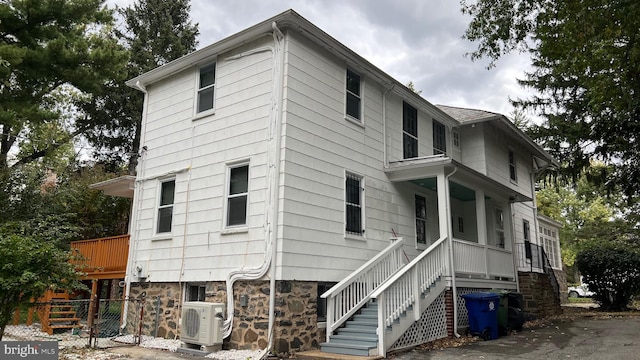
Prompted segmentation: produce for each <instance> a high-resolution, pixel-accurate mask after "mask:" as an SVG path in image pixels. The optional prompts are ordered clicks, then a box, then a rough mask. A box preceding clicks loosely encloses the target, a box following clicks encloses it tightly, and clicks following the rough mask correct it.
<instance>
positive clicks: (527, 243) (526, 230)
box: [522, 219, 533, 260]
mask: <svg viewBox="0 0 640 360" xmlns="http://www.w3.org/2000/svg"><path fill="white" fill-rule="evenodd" d="M522 234H523V235H522V237H523V239H524V256H525V258H526V259H528V260H531V259H532V258H533V254H532V253H531V225H530V224H529V220H527V219H522Z"/></svg>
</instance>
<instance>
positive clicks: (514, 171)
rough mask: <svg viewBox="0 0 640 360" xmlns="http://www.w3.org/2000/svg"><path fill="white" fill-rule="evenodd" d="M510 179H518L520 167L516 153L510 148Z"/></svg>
mask: <svg viewBox="0 0 640 360" xmlns="http://www.w3.org/2000/svg"><path fill="white" fill-rule="evenodd" d="M509 179H511V181H518V167H517V165H516V155H515V154H514V152H513V150H511V149H509Z"/></svg>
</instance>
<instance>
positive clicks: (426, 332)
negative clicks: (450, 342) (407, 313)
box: [389, 292, 447, 350]
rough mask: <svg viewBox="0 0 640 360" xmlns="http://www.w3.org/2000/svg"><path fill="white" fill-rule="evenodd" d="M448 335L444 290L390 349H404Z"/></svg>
mask: <svg viewBox="0 0 640 360" xmlns="http://www.w3.org/2000/svg"><path fill="white" fill-rule="evenodd" d="M445 337H447V311H446V308H445V303H444V292H443V293H442V294H440V296H438V297H437V298H436V299H435V300H434V301H433V303H432V304H431V305H429V307H428V308H427V309H426V310H425V311H424V312H423V313H422V316H421V317H420V320H418V321H416V322H415V323H413V325H411V326H410V327H409V329H407V331H406V332H405V333H404V335H402V337H400V339H398V341H396V342H395V344H393V346H391V348H390V349H389V350H395V349H402V348H406V347H409V346H416V345H420V344H424V343H426V342H429V341H433V340H436V339H441V338H445Z"/></svg>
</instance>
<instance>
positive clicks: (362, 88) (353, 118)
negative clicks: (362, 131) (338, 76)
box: [344, 67, 364, 125]
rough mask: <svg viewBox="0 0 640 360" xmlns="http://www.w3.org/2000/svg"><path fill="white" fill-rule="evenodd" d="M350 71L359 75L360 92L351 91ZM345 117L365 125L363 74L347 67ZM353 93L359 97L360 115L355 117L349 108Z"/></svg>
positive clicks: (345, 77)
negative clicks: (349, 87) (350, 96)
mask: <svg viewBox="0 0 640 360" xmlns="http://www.w3.org/2000/svg"><path fill="white" fill-rule="evenodd" d="M349 73H353V74H354V75H356V76H358V78H359V86H360V87H359V89H358V90H359V94H355V93H353V92H351V91H349V89H348V86H349V80H348V79H349ZM344 80H345V81H344V117H345V119H347V120H350V121H353V122H354V123H356V124H358V125H364V106H363V101H362V99H363V98H364V86H363V84H364V79H363V76H362V74H360V73H359V72H357V71H355V70H352V69H351V68H349V67H347V68H346V70H345V76H344ZM350 94H351V95H353V96H355V97H356V98H357V99H358V117H355V116H353V115H351V114H349V112H348V108H349V95H350Z"/></svg>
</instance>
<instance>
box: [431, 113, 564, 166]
mask: <svg viewBox="0 0 640 360" xmlns="http://www.w3.org/2000/svg"><path fill="white" fill-rule="evenodd" d="M436 106H437V107H438V108H439V109H440V110H442V111H444V112H446V113H447V114H449V115H450V116H451V117H453V118H454V119H456V120H458V121H459V122H460V124H461V126H465V125H472V124H477V123H484V122H493V123H495V124H496V125H497V126H498V127H499V128H502V129H504V130H506V132H507V133H509V134H511V136H513V137H514V138H516V139H517V140H521V141H522V142H523V143H524V144H526V146H527V148H528V149H529V150H530V151H531V153H532V154H533V156H534V157H535V158H536V165H537V166H538V168H545V167H548V166H554V167H558V166H560V165H559V163H558V161H557V160H556V159H554V157H553V156H551V154H549V153H548V152H547V151H546V150H544V149H543V148H542V147H541V146H540V145H538V144H537V143H536V142H534V141H533V140H532V139H531V138H530V137H529V136H528V135H527V134H525V133H524V132H523V131H522V130H520V128H518V127H517V126H516V125H515V124H514V123H513V122H512V121H511V120H509V119H508V118H507V117H506V116H504V115H502V114H498V113H494V112H491V111H485V110H479V109H469V108H461V107H455V106H448V105H436Z"/></svg>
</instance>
